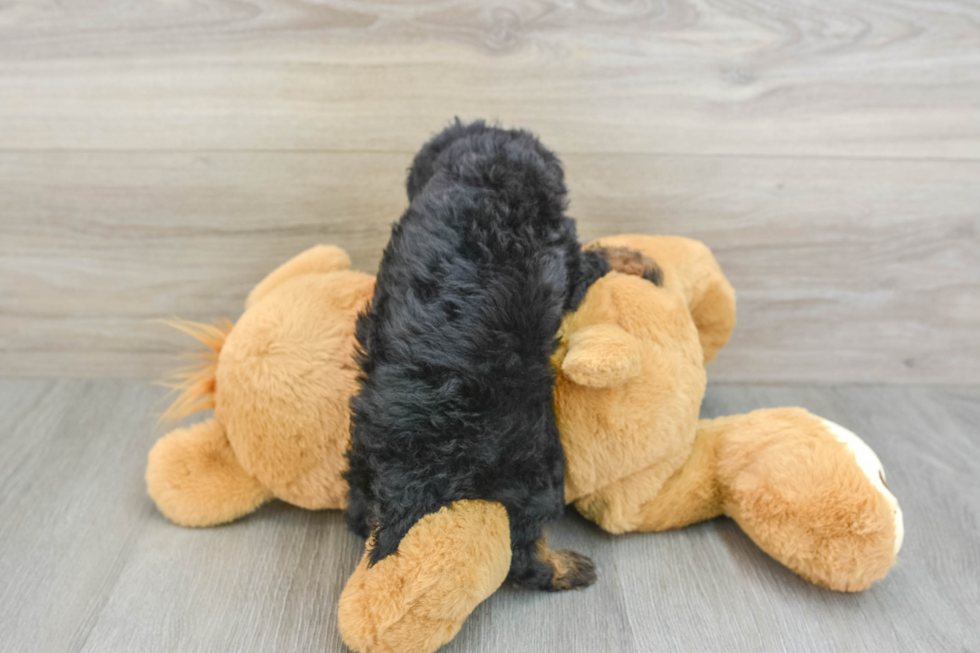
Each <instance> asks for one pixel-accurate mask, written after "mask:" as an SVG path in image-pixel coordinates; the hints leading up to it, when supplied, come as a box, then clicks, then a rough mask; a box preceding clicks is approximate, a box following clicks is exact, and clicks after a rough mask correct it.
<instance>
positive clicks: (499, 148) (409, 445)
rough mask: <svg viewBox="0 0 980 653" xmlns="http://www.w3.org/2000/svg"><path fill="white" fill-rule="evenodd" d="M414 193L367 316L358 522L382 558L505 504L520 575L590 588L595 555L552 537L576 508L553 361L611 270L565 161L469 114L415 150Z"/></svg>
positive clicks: (355, 487) (526, 581)
mask: <svg viewBox="0 0 980 653" xmlns="http://www.w3.org/2000/svg"><path fill="white" fill-rule="evenodd" d="M408 193H409V198H410V205H409V207H408V210H407V211H406V212H405V214H404V215H403V216H402V218H401V220H400V221H399V222H398V223H397V224H395V226H394V227H393V229H392V234H391V240H390V242H389V243H388V246H387V248H386V249H385V252H384V257H383V259H382V261H381V267H380V270H379V272H378V279H377V286H376V288H375V291H374V298H373V301H372V303H371V305H370V306H369V308H368V309H367V310H366V312H365V313H364V314H363V315H361V316H360V317H359V319H358V323H357V340H358V343H359V346H360V348H361V352H360V357H359V364H360V366H361V370H362V377H361V387H360V390H359V392H358V394H357V395H356V396H355V397H354V398H353V399H352V401H351V410H352V431H351V433H352V445H351V449H350V453H349V462H350V468H349V471H348V472H347V476H346V477H347V480H348V482H349V484H350V496H349V499H350V501H349V506H348V509H347V520H348V524H349V526H350V528H351V529H352V530H354V531H355V532H357V533H359V534H361V535H362V536H365V537H366V536H368V535H369V534H372V537H373V545H374V548H373V549H372V551H371V554H370V563H371V564H374V563H376V562H378V561H379V560H381V559H383V558H384V557H386V556H388V555H390V554H392V553H394V552H395V551H396V550H397V549H398V545H399V543H400V542H401V540H402V538H403V537H404V536H405V534H406V533H407V532H408V530H409V528H411V527H412V525H413V524H415V523H416V522H417V521H418V520H419V519H420V518H421V517H422V516H424V515H426V514H428V513H432V512H436V511H437V510H439V508H441V507H442V506H446V505H449V504H450V503H452V502H453V501H456V500H458V499H485V500H489V501H498V502H500V503H501V504H503V506H504V507H505V508H506V510H507V514H508V516H509V518H510V530H511V545H512V548H513V557H512V562H511V569H510V576H509V578H510V579H512V580H513V581H516V582H517V583H519V584H521V585H525V586H529V587H536V588H541V589H548V590H558V589H570V588H579V587H585V586H587V585H590V584H592V583H593V582H595V572H594V568H593V565H592V562H591V561H590V560H589V559H588V558H586V557H584V556H581V555H579V554H577V553H574V552H571V551H560V552H555V551H551V550H550V549H548V548H547V546H546V545H545V543H544V539H543V528H544V523H545V522H546V521H549V520H552V519H555V518H557V517H558V516H560V515H561V514H562V511H563V509H564V505H565V500H564V476H565V458H564V454H563V452H562V446H561V442H560V441H559V437H558V429H557V427H556V425H555V418H554V412H553V411H554V409H553V405H552V384H553V381H554V379H553V375H552V370H551V367H550V364H549V358H550V356H551V354H552V353H553V351H554V348H555V334H556V332H557V331H558V328H559V325H560V323H561V318H562V314H563V313H564V312H566V311H571V310H573V309H575V307H576V306H577V305H578V304H579V302H580V301H581V300H582V297H583V296H584V295H585V292H586V290H587V289H588V287H589V285H590V284H591V283H592V282H593V281H595V280H596V279H597V278H599V277H600V276H602V275H603V274H605V273H606V272H607V271H608V269H609V266H608V264H607V262H606V261H605V260H604V259H603V258H602V256H601V255H600V254H598V253H595V252H583V251H582V250H581V248H580V247H579V243H578V240H577V238H576V235H575V223H574V221H573V220H572V219H570V218H568V217H566V216H565V215H564V209H565V194H566V191H565V184H564V175H563V173H562V169H561V164H560V162H559V161H558V159H557V158H556V157H555V155H554V154H552V153H551V152H549V151H548V150H547V149H545V148H544V147H543V146H542V145H541V144H540V143H539V142H538V141H537V139H535V138H534V137H533V136H532V135H530V134H529V133H527V132H524V131H518V130H503V129H498V128H494V127H488V126H486V125H485V124H484V123H483V122H475V123H472V124H469V125H463V124H461V123H460V122H459V121H458V120H457V121H456V123H455V124H454V125H451V126H450V127H448V128H447V129H445V130H444V131H443V132H442V133H440V134H438V135H437V136H436V137H435V138H433V139H432V140H431V141H430V142H429V143H427V144H426V145H425V146H424V147H423V148H422V150H421V151H420V152H419V154H418V155H417V156H416V157H415V161H414V162H413V164H412V169H411V171H410V174H409V178H408Z"/></svg>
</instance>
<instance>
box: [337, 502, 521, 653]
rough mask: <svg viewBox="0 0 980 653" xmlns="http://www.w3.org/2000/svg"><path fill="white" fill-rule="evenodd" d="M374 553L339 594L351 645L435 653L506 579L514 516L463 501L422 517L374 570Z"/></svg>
mask: <svg viewBox="0 0 980 653" xmlns="http://www.w3.org/2000/svg"><path fill="white" fill-rule="evenodd" d="M367 553H368V552H367V551H365V552H364V556H363V557H362V558H361V562H360V564H358V566H357V569H355V570H354V574H353V575H352V576H351V578H350V580H349V581H348V582H347V587H346V588H344V592H343V594H342V595H341V597H340V605H339V607H338V610H337V621H338V625H339V626H340V633H341V635H342V636H343V638H344V641H345V642H346V643H347V645H348V646H349V647H351V648H352V649H353V650H355V651H357V652H358V653H429V652H431V651H435V650H436V649H437V648H439V647H440V646H442V645H443V644H445V643H446V642H448V641H449V640H450V639H452V638H453V637H454V636H455V635H456V633H457V632H458V631H459V629H460V627H461V626H462V625H463V622H464V621H465V620H466V617H468V616H469V614H470V612H472V611H473V608H475V607H476V606H477V605H479V604H480V603H481V602H482V601H483V600H484V599H486V598H487V597H488V596H490V595H491V594H493V592H495V591H496V590H497V588H498V587H500V584H501V583H503V582H504V579H505V578H506V577H507V571H508V570H509V569H510V556H511V551H510V526H509V522H508V520H507V511H506V510H504V507H503V506H501V505H500V504H499V503H492V502H487V501H457V502H455V503H453V504H452V505H451V506H449V507H446V508H443V509H442V510H440V511H439V512H437V513H434V514H431V515H426V516H425V517H423V518H422V520H421V521H419V522H418V523H417V524H416V525H415V526H413V527H412V529H411V530H410V531H409V532H408V535H406V536H405V539H403V540H402V542H401V544H400V545H399V547H398V554H397V555H392V556H388V557H387V558H385V559H384V560H382V561H381V562H379V563H378V564H376V565H375V566H373V567H368V565H367V563H368V555H367Z"/></svg>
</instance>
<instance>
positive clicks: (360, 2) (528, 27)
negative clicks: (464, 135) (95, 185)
mask: <svg viewBox="0 0 980 653" xmlns="http://www.w3.org/2000/svg"><path fill="white" fill-rule="evenodd" d="M0 62H2V65H0V98H2V99H3V101H2V102H0V143H3V146H4V147H6V148H17V149H79V148H82V149H93V148H96V149H104V148H112V149H134V148H136V149H161V148H163V149H189V148H193V149H249V150H251V149H274V150H280V149H289V150H295V149H329V150H344V151H350V150H356V151H363V150H372V151H379V150H380V151H392V150H397V151H401V152H411V151H414V150H415V149H417V147H418V144H419V143H420V142H421V141H422V139H423V138H424V137H425V136H426V135H427V134H428V133H430V132H431V131H433V130H434V129H436V128H437V127H438V126H439V124H440V123H441V122H442V121H443V120H444V119H445V118H446V117H450V116H452V115H454V114H458V115H461V116H463V117H467V118H473V117H481V116H488V117H497V118H500V119H502V120H505V121H506V122H508V123H511V124H519V125H523V126H527V127H530V128H533V129H536V130H538V131H539V132H541V134H542V135H543V136H544V138H545V139H547V142H549V143H550V144H551V145H552V146H553V147H554V148H556V149H557V150H558V151H559V152H563V153H571V152H596V151H599V152H617V153H622V152H657V153H663V152H683V153H700V154H706V153H714V154H718V153H726V154H732V153H738V154H744V153H753V154H791V155H793V156H799V155H802V154H806V155H842V154H848V155H858V156H867V155H876V156H896V157H940V158H975V157H976V156H977V153H978V151H980V113H978V112H977V99H978V97H980V6H978V5H977V4H976V2H974V1H973V0H945V1H944V2H941V3H936V2H930V1H929V0H867V1H865V2H860V3H855V2H850V1H849V0H824V1H821V2H817V1H815V0H804V1H802V2H794V3H792V4H786V3H779V4H773V3H769V2H764V1H762V0H722V1H719V2H708V1H705V0H630V1H616V0H586V1H583V2H574V1H568V0H554V1H542V0H538V1H534V0H531V1H528V0H523V1H518V0H509V1H507V0H505V1H502V2H494V3H485V2H472V1H470V2H466V1H462V0H430V1H425V2H381V1H371V0H357V1H354V0H324V1H320V2H293V1H291V0H244V1H237V0H236V1H232V0H201V1H198V2H190V1H188V0H175V1H168V2H142V3H138V4H132V3H125V2H121V1H119V0H77V1H75V2H72V3H57V2H38V1H37V0H14V1H12V2H7V3H5V4H4V6H3V12H2V14H0Z"/></svg>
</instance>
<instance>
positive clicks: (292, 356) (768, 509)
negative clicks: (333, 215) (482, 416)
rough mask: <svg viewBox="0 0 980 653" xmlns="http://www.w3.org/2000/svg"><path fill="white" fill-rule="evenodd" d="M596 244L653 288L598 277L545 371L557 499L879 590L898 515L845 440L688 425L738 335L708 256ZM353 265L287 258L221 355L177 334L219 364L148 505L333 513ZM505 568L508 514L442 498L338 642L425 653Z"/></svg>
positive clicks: (803, 422)
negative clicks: (719, 356)
mask: <svg viewBox="0 0 980 653" xmlns="http://www.w3.org/2000/svg"><path fill="white" fill-rule="evenodd" d="M592 246H594V247H600V246H601V247H607V248H613V247H628V248H632V249H635V250H639V251H640V252H642V253H643V254H644V255H646V256H647V257H650V258H652V259H653V260H654V261H656V263H657V264H658V265H659V267H660V268H661V269H662V271H663V284H662V285H661V286H657V285H655V284H653V283H651V282H650V281H647V280H645V279H643V278H641V277H638V276H631V275H624V274H620V273H615V272H613V273H610V274H609V275H607V276H606V277H604V278H602V279H600V280H599V281H597V282H596V283H595V284H593V286H592V287H591V288H590V289H589V292H588V294H587V295H586V298H585V299H584V300H583V302H582V304H581V305H580V306H579V308H578V310H577V311H575V312H574V313H572V314H569V315H568V316H566V318H565V320H564V322H563V325H562V328H561V332H560V333H559V338H560V344H559V346H558V349H557V350H556V352H555V354H554V357H553V359H552V360H553V364H554V368H555V370H556V387H555V412H556V417H557V421H558V425H559V430H560V432H561V438H562V443H563V446H564V449H565V455H566V460H567V470H566V484H565V489H566V500H567V501H568V502H570V503H574V505H575V507H576V508H577V509H578V510H579V511H580V512H581V513H582V514H583V515H585V516H586V517H588V518H589V519H591V520H592V521H594V522H595V523H596V524H598V525H599V526H600V527H602V528H603V529H605V530H607V531H610V532H614V533H622V532H629V531H659V530H665V529H670V528H679V527H682V526H685V525H688V524H691V523H694V522H697V521H701V520H704V519H709V518H712V517H715V516H719V515H728V516H730V517H732V518H733V519H734V520H735V521H736V522H737V523H738V524H739V525H740V526H741V527H742V529H743V530H745V532H746V533H747V534H748V535H749V536H750V537H751V538H752V539H753V540H754V541H755V542H756V543H757V544H758V545H759V546H760V547H761V548H762V549H764V550H765V551H766V552H767V553H769V554H770V555H772V556H773V557H774V558H776V559H777V560H779V561H780V562H782V563H783V564H785V565H786V566H788V567H789V568H791V569H793V570H794V571H795V572H797V573H798V574H800V575H801V576H803V577H804V578H807V579H808V580H810V581H812V582H814V583H817V584H819V585H823V586H825V587H828V588H831V589H837V590H844V591H855V590H861V589H864V588H866V587H868V586H869V585H870V584H871V583H872V582H874V581H875V580H877V579H880V578H882V577H883V576H884V575H885V574H886V573H887V572H888V570H889V568H890V567H891V566H892V564H893V563H894V561H895V556H896V555H897V553H898V549H899V547H900V546H901V540H902V533H903V530H902V515H901V511H900V510H899V508H898V504H897V502H896V500H895V498H894V496H893V495H892V494H891V492H889V490H888V488H887V486H886V485H885V479H884V472H883V471H882V469H881V464H880V462H879V461H878V459H877V457H876V456H875V455H874V453H873V452H872V451H871V449H870V448H868V447H867V445H865V444H864V443H863V442H862V441H861V440H860V439H859V438H858V437H857V436H855V435H854V434H853V433H850V432H849V431H847V430H846V429H844V428H842V427H840V426H838V425H836V424H833V423H831V422H829V421H827V420H823V419H821V418H819V417H816V416H814V415H811V414H810V413H808V412H807V411H805V410H803V409H800V408H778V409H764V410H757V411H754V412H752V413H749V414H747V415H737V416H730V417H722V418H718V419H714V420H700V421H699V420H698V413H699V410H700V406H701V401H702V398H703V395H704V388H705V370H704V365H705V363H706V362H708V361H710V360H711V359H712V358H714V356H715V355H716V353H717V352H718V350H719V349H720V348H721V347H722V346H723V345H724V344H725V342H727V340H728V336H729V334H730V333H731V330H732V328H733V326H734V323H735V298H734V292H733V291H732V289H731V286H730V285H729V284H728V281H727V280H726V279H725V277H724V275H723V274H722V272H721V270H720V268H719V267H718V265H717V263H716V261H715V259H714V257H713V256H712V255H711V253H710V251H709V250H708V249H707V247H705V246H704V245H702V244H701V243H698V242H696V241H693V240H689V239H685V238H677V237H667V236H615V237H611V238H605V239H601V240H599V241H597V242H596V243H593V244H592ZM348 265H349V262H348V260H347V257H346V255H344V254H343V252H341V251H340V250H337V249H336V248H314V249H313V250H309V251H307V252H305V253H303V254H301V255H300V256H298V257H297V258H295V259H293V260H292V261H290V262H288V263H286V264H285V265H283V266H282V267H281V268H279V269H278V270H276V271H275V272H273V273H272V274H271V275H270V276H269V277H268V278H266V279H265V280H264V281H263V282H262V283H261V284H259V286H258V287H257V288H256V289H255V290H254V291H253V293H252V295H250V297H249V301H248V305H247V309H246V311H245V313H244V314H243V315H242V317H241V319H240V320H239V322H238V323H237V324H236V325H235V326H234V328H233V329H231V331H230V333H228V334H227V337H226V338H225V339H224V341H223V343H222V336H223V332H221V331H214V332H208V331H207V330H206V329H205V328H204V327H200V326H198V327H186V326H185V328H190V330H191V331H192V332H194V333H196V334H197V335H198V336H199V337H200V338H201V339H205V340H210V341H211V344H212V345H213V348H214V349H215V351H217V352H219V353H218V354H217V358H216V362H215V363H214V364H213V365H212V366H211V367H209V368H208V369H206V370H203V371H199V372H198V373H197V374H196V375H192V376H190V377H187V378H185V380H184V383H183V384H182V387H183V388H184V390H185V393H184V395H183V396H182V399H181V400H179V401H178V403H177V404H176V407H175V411H174V412H175V413H176V414H178V415H179V414H182V413H185V412H187V411H188V410H190V409H196V408H199V407H207V406H209V405H210V403H211V402H209V401H208V398H209V397H213V407H214V409H215V417H214V419H213V420H208V421H206V422H204V423H202V424H200V425H198V426H196V427H192V428H191V429H181V430H178V431H175V432H174V433H171V434H169V435H168V436H166V437H165V438H163V439H161V440H160V442H158V443H157V445H156V446H155V447H154V449H153V451H151V453H150V461H149V466H148V469H147V484H148V487H149V490H150V494H151V496H152V497H153V498H154V500H155V501H156V502H157V504H158V505H159V506H160V509H161V510H162V511H163V512H164V513H165V514H166V515H167V516H168V517H170V518H171V519H172V520H174V521H175V522H176V523H179V524H182V525H191V526H203V525H209V524H216V523H220V522H224V521H229V520H231V519H234V518H236V517H238V516H241V515H243V514H245V513H247V512H249V511H251V510H254V509H255V508H256V507H257V506H258V505H260V504H261V503H262V502H263V501H265V500H267V499H269V498H271V497H273V496H275V497H279V498H281V499H283V500H285V501H288V502H290V503H294V504H296V505H299V506H303V507H307V508H341V507H343V504H344V493H345V490H346V488H345V486H344V483H343V479H342V476H341V474H342V470H343V469H344V457H343V454H344V452H345V451H346V448H347V446H348V443H349V433H348V427H349V419H348V416H347V412H346V411H347V401H348V399H349V397H350V396H351V394H352V393H353V392H354V389H355V383H356V366H355V365H354V362H353V360H352V359H351V356H352V353H353V350H354V349H353V348H354V343H353V330H354V321H355V317H356V314H357V311H358V310H359V309H360V308H361V307H362V306H363V305H364V304H365V303H366V302H367V301H368V300H369V299H370V296H371V293H372V290H373V278H372V277H370V276H369V275H364V274H360V273H357V272H350V271H348V270H346V268H347V266H348ZM212 393H213V394H212ZM509 566H510V537H509V526H508V523H507V515H506V511H504V509H503V507H502V506H500V505H499V504H495V503H489V502H483V501H460V502H456V503H455V504H453V505H452V506H449V507H446V508H443V509H442V510H441V511H439V512H438V513H435V514H432V515H428V516H427V517H425V518H424V519H423V520H421V521H420V522H419V523H418V524H416V525H415V526H414V527H413V528H412V530H411V531H410V532H409V534H408V535H407V536H406V537H405V539H404V540H403V542H402V544H401V545H400V547H399V551H398V555H394V556H389V557H388V558H385V559H384V560H382V561H380V562H379V563H378V564H377V565H374V566H373V567H370V568H369V567H368V566H367V558H366V556H365V558H363V559H362V560H361V563H360V564H359V565H358V567H357V569H356V570H355V571H354V574H353V576H352V577H351V579H350V580H349V582H348V584H347V587H346V588H345V590H344V593H343V595H342V596H341V600H340V607H339V613H338V615H339V625H340V629H341V633H342V635H343V637H344V639H345V641H346V642H347V643H348V645H349V646H350V647H351V648H353V649H354V650H356V651H371V652H375V651H392V652H395V651H398V652H405V651H413V652H414V651H420V652H421V651H434V650H435V649H437V648H438V647H439V646H441V645H442V644H444V643H446V642H447V641H449V640H450V639H451V638H452V637H453V636H454V635H455V634H456V632H457V631H458V630H459V628H460V626H461V625H462V623H463V621H464V620H465V619H466V617H467V616H468V615H469V614H470V612H471V611H472V610H473V608H475V607H476V605H478V604H479V603H480V602H481V601H483V600H484V599H485V598H486V597H488V596H489V595H490V594H492V593H493V592H494V591H495V590H496V589H497V587H498V586H499V585H500V584H501V583H502V582H503V581H504V579H505V578H506V575H507V570H508V568H509ZM600 582H601V578H600Z"/></svg>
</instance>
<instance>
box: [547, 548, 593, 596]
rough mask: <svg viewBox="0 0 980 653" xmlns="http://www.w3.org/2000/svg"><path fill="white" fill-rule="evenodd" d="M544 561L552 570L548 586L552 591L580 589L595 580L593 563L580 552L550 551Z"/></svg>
mask: <svg viewBox="0 0 980 653" xmlns="http://www.w3.org/2000/svg"><path fill="white" fill-rule="evenodd" d="M545 562H547V563H548V566H550V567H551V569H552V572H553V575H552V579H551V587H550V588H549V589H551V590H552V591H555V592H561V591H565V590H581V589H585V588H586V587H588V586H589V585H592V584H594V583H595V581H596V573H595V563H593V562H592V560H591V559H590V558H587V557H585V556H584V555H582V554H580V553H575V552H574V551H568V550H563V551H551V555H550V556H549V558H548V559H547V560H546V561H545Z"/></svg>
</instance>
